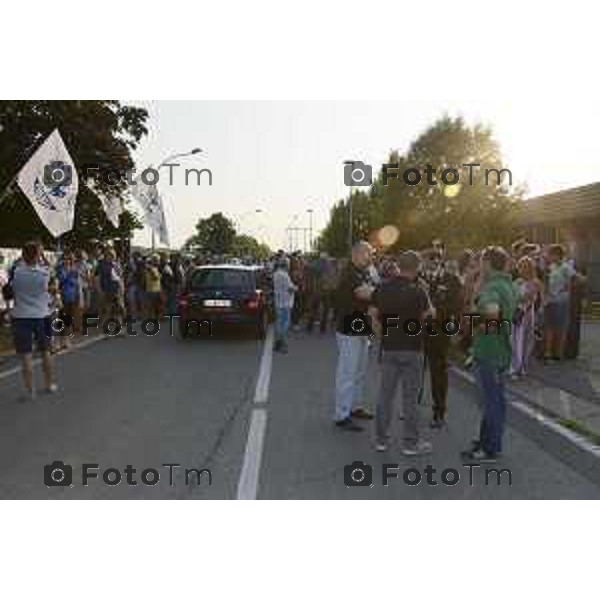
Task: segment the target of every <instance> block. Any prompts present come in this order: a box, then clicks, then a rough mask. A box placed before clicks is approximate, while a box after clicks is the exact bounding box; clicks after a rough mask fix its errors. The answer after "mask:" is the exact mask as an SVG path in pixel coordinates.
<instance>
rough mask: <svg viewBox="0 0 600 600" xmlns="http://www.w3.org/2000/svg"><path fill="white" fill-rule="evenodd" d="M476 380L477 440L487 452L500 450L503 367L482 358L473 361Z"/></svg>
mask: <svg viewBox="0 0 600 600" xmlns="http://www.w3.org/2000/svg"><path fill="white" fill-rule="evenodd" d="M475 368H476V374H477V381H478V383H479V388H480V392H481V410H482V415H481V426H480V430H479V441H480V443H481V448H482V449H483V450H484V451H485V452H487V453H488V454H496V453H498V452H501V451H502V434H503V433H504V423H505V421H506V397H505V395H504V378H505V372H504V370H503V369H500V368H499V367H497V366H495V365H493V364H491V363H489V362H487V361H482V360H477V361H476V363H475Z"/></svg>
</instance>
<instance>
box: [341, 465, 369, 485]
mask: <svg viewBox="0 0 600 600" xmlns="http://www.w3.org/2000/svg"><path fill="white" fill-rule="evenodd" d="M344 483H345V484H346V487H371V486H372V485H373V467H372V466H371V465H366V464H365V463H364V462H362V460H355V461H354V462H353V463H351V464H349V465H346V466H345V467H344Z"/></svg>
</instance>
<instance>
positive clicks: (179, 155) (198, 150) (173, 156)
mask: <svg viewBox="0 0 600 600" xmlns="http://www.w3.org/2000/svg"><path fill="white" fill-rule="evenodd" d="M201 152H202V148H192V149H191V150H190V151H189V152H179V153H177V154H171V155H170V156H167V158H165V159H163V160H162V161H161V162H160V163H159V164H158V167H156V170H157V171H158V170H159V169H162V168H163V167H164V166H166V165H167V163H169V162H171V161H172V160H175V159H176V158H184V157H185V156H192V155H193V154H200V153H201ZM148 168H150V167H148ZM155 248H156V240H155V233H154V229H152V252H153V253H154V250H155Z"/></svg>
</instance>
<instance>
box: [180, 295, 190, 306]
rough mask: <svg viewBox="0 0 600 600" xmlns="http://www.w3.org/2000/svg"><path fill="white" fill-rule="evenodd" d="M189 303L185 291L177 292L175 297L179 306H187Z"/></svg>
mask: <svg viewBox="0 0 600 600" xmlns="http://www.w3.org/2000/svg"><path fill="white" fill-rule="evenodd" d="M189 303H190V298H189V296H188V295H187V294H185V293H182V294H179V297H178V298H177V304H178V305H179V306H180V307H181V308H187V307H188V305H189Z"/></svg>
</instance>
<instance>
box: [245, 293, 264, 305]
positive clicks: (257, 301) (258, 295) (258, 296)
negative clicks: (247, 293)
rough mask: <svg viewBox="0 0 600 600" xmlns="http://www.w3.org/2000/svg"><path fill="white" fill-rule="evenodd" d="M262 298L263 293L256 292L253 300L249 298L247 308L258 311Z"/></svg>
mask: <svg viewBox="0 0 600 600" xmlns="http://www.w3.org/2000/svg"><path fill="white" fill-rule="evenodd" d="M261 298H262V291H261V290H256V291H255V292H254V295H253V296H252V297H251V298H248V300H246V308H249V309H250V310H258V308H259V307H260V301H261Z"/></svg>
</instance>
